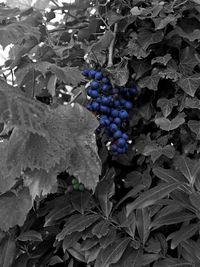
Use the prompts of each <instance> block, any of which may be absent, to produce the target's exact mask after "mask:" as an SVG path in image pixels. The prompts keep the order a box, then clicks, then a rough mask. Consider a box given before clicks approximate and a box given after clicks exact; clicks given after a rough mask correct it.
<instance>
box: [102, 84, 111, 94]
mask: <svg viewBox="0 0 200 267" xmlns="http://www.w3.org/2000/svg"><path fill="white" fill-rule="evenodd" d="M101 89H102V91H104V92H106V91H108V90H109V89H110V86H109V85H108V84H103V85H102V87H101Z"/></svg>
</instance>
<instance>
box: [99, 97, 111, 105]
mask: <svg viewBox="0 0 200 267" xmlns="http://www.w3.org/2000/svg"><path fill="white" fill-rule="evenodd" d="M101 103H102V104H103V105H108V104H109V103H110V98H109V97H107V96H103V97H102V100H101Z"/></svg>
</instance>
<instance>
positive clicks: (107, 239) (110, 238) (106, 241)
mask: <svg viewBox="0 0 200 267" xmlns="http://www.w3.org/2000/svg"><path fill="white" fill-rule="evenodd" d="M116 235H117V233H116V229H115V228H114V227H112V228H111V229H110V231H109V232H108V234H107V235H106V236H103V237H102V238H101V239H100V240H99V242H100V245H101V248H106V247H107V246H109V245H110V244H111V243H113V242H114V241H115V240H116Z"/></svg>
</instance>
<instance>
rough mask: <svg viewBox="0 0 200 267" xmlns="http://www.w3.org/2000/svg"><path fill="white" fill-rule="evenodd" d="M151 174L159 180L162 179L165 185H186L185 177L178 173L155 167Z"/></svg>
mask: <svg viewBox="0 0 200 267" xmlns="http://www.w3.org/2000/svg"><path fill="white" fill-rule="evenodd" d="M152 171H153V173H154V174H155V175H156V176H157V177H159V178H160V179H162V180H163V181H164V182H167V183H178V182H180V183H182V184H184V183H186V182H187V180H186V179H185V177H184V176H183V175H182V174H181V173H179V172H175V171H173V170H170V169H164V168H161V167H156V168H153V169H152Z"/></svg>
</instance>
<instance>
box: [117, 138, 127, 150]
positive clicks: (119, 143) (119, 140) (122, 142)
mask: <svg viewBox="0 0 200 267" xmlns="http://www.w3.org/2000/svg"><path fill="white" fill-rule="evenodd" d="M125 144H126V140H125V139H124V138H119V139H118V140H117V145H118V146H119V147H121V148H123V147H124V146H125Z"/></svg>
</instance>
